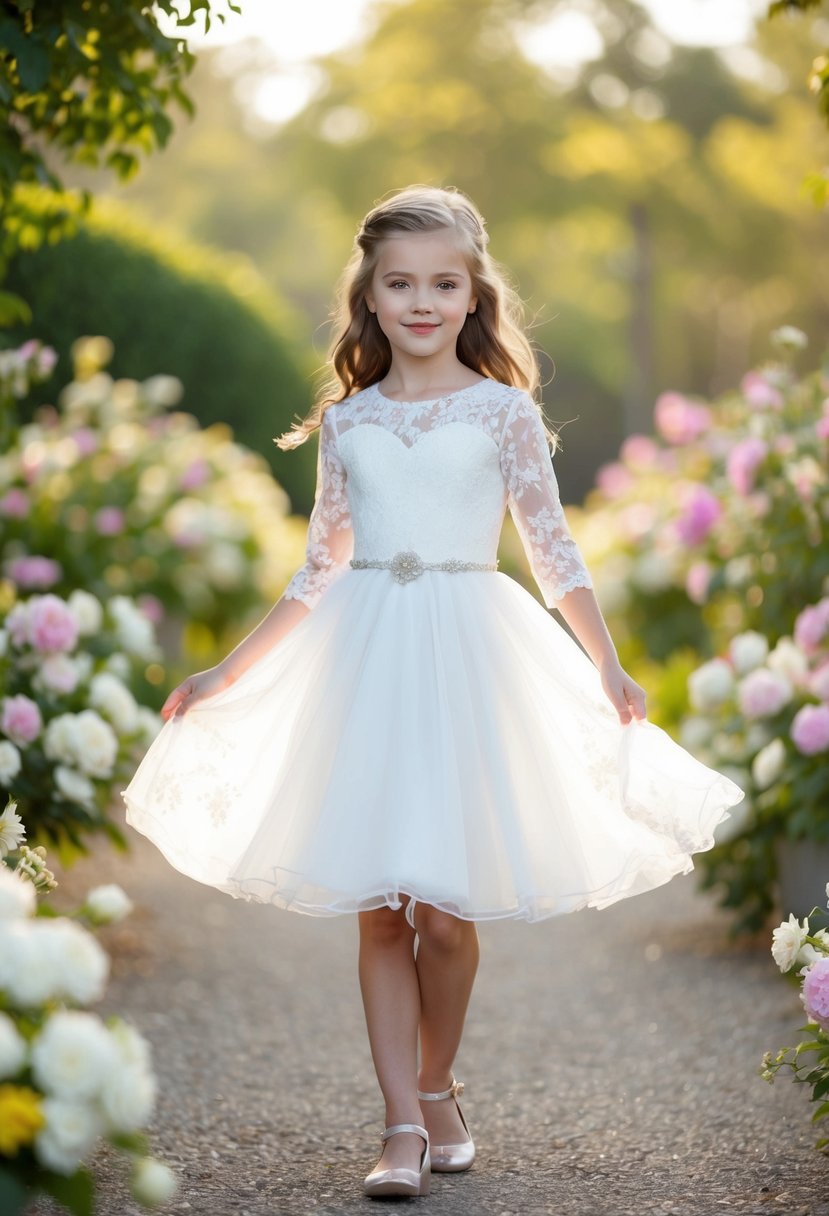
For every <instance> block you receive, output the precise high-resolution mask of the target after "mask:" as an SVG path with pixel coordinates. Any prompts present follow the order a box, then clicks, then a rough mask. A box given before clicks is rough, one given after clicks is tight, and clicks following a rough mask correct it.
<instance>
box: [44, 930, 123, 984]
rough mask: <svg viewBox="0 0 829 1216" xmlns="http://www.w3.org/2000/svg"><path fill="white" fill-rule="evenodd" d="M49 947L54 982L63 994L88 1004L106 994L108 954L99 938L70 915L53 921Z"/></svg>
mask: <svg viewBox="0 0 829 1216" xmlns="http://www.w3.org/2000/svg"><path fill="white" fill-rule="evenodd" d="M51 927H52V934H51V941H50V947H51V949H52V952H53V963H52V966H53V968H54V972H55V982H56V985H57V987H58V990H59V992H60V994H61V996H62V997H64V998H66V999H68V1000H70V1001H75V1002H76V1003H77V1004H78V1005H89V1004H90V1003H91V1002H92V1001H99V1000H100V999H101V997H102V996H103V995H104V991H105V989H106V984H107V980H108V978H109V966H110V963H109V955H108V954H107V952H106V950H104V948H103V947H102V946H101V945H100V944H99V942H98V939H97V938H96V937H95V935H94V934H93V933H90V932H89V930H88V929H85V928H84V927H83V925H80V924H78V922H77V921H76V920H72V919H71V918H70V917H68V916H61V917H56V918H55V919H54V920H53V921H52V925H51Z"/></svg>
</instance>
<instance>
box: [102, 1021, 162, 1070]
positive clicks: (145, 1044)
mask: <svg viewBox="0 0 829 1216" xmlns="http://www.w3.org/2000/svg"><path fill="white" fill-rule="evenodd" d="M109 1033H110V1035H111V1036H112V1041H113V1044H114V1047H115V1052H116V1054H117V1056H118V1058H119V1060H121V1062H122V1063H124V1064H132V1065H135V1066H136V1067H137V1068H143V1069H145V1070H149V1069H150V1066H151V1062H152V1056H151V1052H150V1044H149V1041H148V1040H147V1039H145V1038H144V1036H143V1034H141V1033H140V1031H138V1030H136V1028H135V1027H134V1026H133V1025H131V1024H130V1023H129V1022H127V1021H126V1020H125V1019H124V1018H122V1017H116V1020H115V1021H114V1022H113V1023H112V1025H111V1026H110V1027H109Z"/></svg>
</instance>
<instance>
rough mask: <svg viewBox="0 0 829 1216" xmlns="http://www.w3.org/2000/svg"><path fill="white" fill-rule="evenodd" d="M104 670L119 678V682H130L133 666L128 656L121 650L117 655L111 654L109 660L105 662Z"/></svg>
mask: <svg viewBox="0 0 829 1216" xmlns="http://www.w3.org/2000/svg"><path fill="white" fill-rule="evenodd" d="M104 670H105V671H111V672H112V674H113V675H114V676H117V677H118V679H119V680H128V679H129V677H130V672H131V671H132V665H131V663H130V661H129V659H128V658H127V656H126V655H125V654H122V653H121V651H120V650H119V651H116V652H115V654H111V655H110V656H109V658H108V659H106V661H105V662H104Z"/></svg>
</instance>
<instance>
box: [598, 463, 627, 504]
mask: <svg viewBox="0 0 829 1216" xmlns="http://www.w3.org/2000/svg"><path fill="white" fill-rule="evenodd" d="M632 484H633V477H632V476H631V475H630V472H629V471H628V470H627V469H626V468H625V466H624V465H623V464H619V462H618V461H614V462H613V463H612V464H603V465H602V466H601V467H600V469H599V471H598V472H597V473H596V485H597V486H598V487H599V489H600V490H601V492H602V493H603V494H605V495H606V496H607V497H608V498H618V497H619V496H620V495H621V494H624V492H625V490H627V489H629V488H630V487H631V485H632Z"/></svg>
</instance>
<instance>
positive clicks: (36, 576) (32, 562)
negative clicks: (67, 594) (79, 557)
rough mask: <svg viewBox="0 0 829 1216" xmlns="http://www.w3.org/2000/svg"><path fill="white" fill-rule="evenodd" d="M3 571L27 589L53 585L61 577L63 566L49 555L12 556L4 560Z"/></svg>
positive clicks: (19, 585)
mask: <svg viewBox="0 0 829 1216" xmlns="http://www.w3.org/2000/svg"><path fill="white" fill-rule="evenodd" d="M5 571H6V573H7V574H8V576H9V578H10V579H11V580H12V582H14V583H17V585H18V587H23V588H24V589H25V590H27V591H31V590H34V589H35V588H39V589H42V588H45V587H54V585H55V583H57V582H59V581H60V579H61V578H62V577H63V568H62V567H61V565H60V564H59V563H58V562H56V561H53V560H52V558H51V557H37V556H27V557H13V558H12V559H11V560H10V561H8V562H6V564H5Z"/></svg>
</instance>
